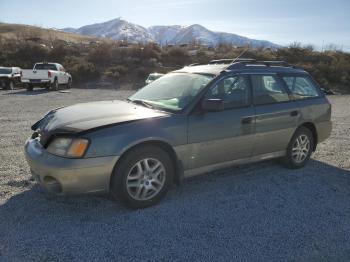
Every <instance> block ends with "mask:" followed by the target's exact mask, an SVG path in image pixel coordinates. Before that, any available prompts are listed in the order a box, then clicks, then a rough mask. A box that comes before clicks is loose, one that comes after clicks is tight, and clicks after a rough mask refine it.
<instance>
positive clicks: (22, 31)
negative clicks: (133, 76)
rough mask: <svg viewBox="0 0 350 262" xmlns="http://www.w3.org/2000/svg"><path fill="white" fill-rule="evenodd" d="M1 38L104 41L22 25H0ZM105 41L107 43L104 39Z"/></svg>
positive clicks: (42, 40)
mask: <svg viewBox="0 0 350 262" xmlns="http://www.w3.org/2000/svg"><path fill="white" fill-rule="evenodd" d="M0 38H5V39H17V40H28V41H34V42H53V41H56V40H62V41H65V42H72V43H80V42H93V41H101V40H102V39H100V38H96V37H91V36H84V35H79V34H75V33H67V32H63V31H61V30H57V29H52V28H42V27H37V26H30V25H22V24H7V23H0ZM103 41H106V40H104V39H103Z"/></svg>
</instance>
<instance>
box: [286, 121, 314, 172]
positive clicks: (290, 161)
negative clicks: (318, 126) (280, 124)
mask: <svg viewBox="0 0 350 262" xmlns="http://www.w3.org/2000/svg"><path fill="white" fill-rule="evenodd" d="M313 148H314V137H313V135H312V132H311V131H310V129H308V128H306V127H299V128H298V129H297V130H296V131H295V133H294V135H293V137H292V139H291V140H290V142H289V145H288V148H287V155H286V156H285V157H284V158H283V159H282V162H283V164H284V165H285V166H286V167H287V168H290V169H298V168H302V167H304V166H305V164H306V163H307V162H308V161H309V159H310V157H311V154H312V151H313Z"/></svg>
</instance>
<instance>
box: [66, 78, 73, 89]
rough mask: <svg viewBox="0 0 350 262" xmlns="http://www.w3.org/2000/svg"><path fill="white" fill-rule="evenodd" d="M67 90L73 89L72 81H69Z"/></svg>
mask: <svg viewBox="0 0 350 262" xmlns="http://www.w3.org/2000/svg"><path fill="white" fill-rule="evenodd" d="M66 87H67V89H71V88H72V79H70V78H69V79H68V83H67V86H66Z"/></svg>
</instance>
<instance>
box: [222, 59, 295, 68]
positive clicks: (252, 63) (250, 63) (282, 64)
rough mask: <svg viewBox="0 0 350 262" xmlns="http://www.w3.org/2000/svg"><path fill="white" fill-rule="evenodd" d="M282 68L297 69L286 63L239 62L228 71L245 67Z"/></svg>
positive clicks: (230, 66)
mask: <svg viewBox="0 0 350 262" xmlns="http://www.w3.org/2000/svg"><path fill="white" fill-rule="evenodd" d="M248 65H251V66H254V65H256V66H267V67H270V66H282V67H292V68H296V67H295V66H293V65H291V64H289V63H288V62H286V61H255V60H254V61H242V62H241V61H238V62H234V63H232V64H230V65H229V66H228V67H227V68H226V70H230V69H236V68H242V67H244V66H248Z"/></svg>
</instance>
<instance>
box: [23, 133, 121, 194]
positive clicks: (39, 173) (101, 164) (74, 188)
mask: <svg viewBox="0 0 350 262" xmlns="http://www.w3.org/2000/svg"><path fill="white" fill-rule="evenodd" d="M24 149H25V156H26V159H27V162H28V164H29V166H30V169H31V172H32V174H33V177H34V178H35V179H36V181H37V182H39V184H40V185H42V186H43V187H45V188H46V189H47V190H48V191H50V192H53V193H56V194H81V193H92V192H108V191H109V183H110V177H111V174H112V171H113V168H114V165H115V163H116V161H117V160H118V157H116V156H108V157H98V158H84V159H70V158H63V157H59V156H55V155H52V154H50V153H48V152H47V151H46V149H45V148H43V147H42V146H41V144H40V142H39V141H38V140H37V139H28V140H27V142H26V144H25V148H24Z"/></svg>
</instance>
